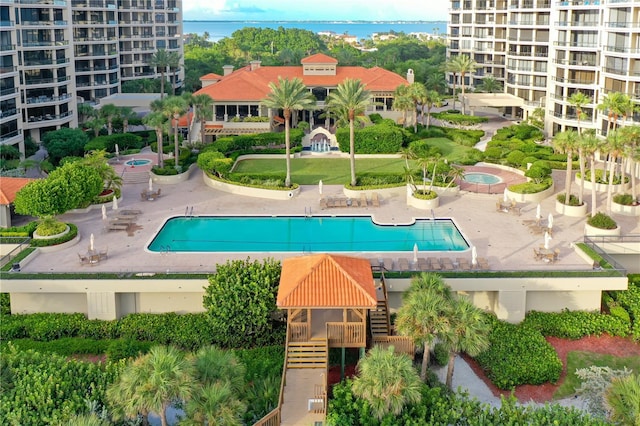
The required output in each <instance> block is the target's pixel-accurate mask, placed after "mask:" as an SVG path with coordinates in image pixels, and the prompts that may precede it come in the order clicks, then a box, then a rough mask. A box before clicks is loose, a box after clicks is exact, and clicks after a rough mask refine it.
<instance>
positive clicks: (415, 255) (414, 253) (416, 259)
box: [413, 243, 418, 263]
mask: <svg viewBox="0 0 640 426" xmlns="http://www.w3.org/2000/svg"><path fill="white" fill-rule="evenodd" d="M413 263H418V243H415V244H414V245H413Z"/></svg>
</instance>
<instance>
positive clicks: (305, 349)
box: [286, 339, 329, 370]
mask: <svg viewBox="0 0 640 426" xmlns="http://www.w3.org/2000/svg"><path fill="white" fill-rule="evenodd" d="M328 356H329V349H328V347H327V341H326V339H312V340H311V341H309V342H289V345H288V346H287V365H286V368H323V369H325V370H326V368H327V362H328Z"/></svg>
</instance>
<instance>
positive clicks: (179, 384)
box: [107, 346, 193, 426]
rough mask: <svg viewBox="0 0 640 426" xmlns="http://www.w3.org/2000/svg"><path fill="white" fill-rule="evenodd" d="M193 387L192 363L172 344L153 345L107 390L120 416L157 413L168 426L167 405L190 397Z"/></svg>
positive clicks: (131, 363) (116, 412)
mask: <svg viewBox="0 0 640 426" xmlns="http://www.w3.org/2000/svg"><path fill="white" fill-rule="evenodd" d="M192 386H193V366H192V364H191V362H190V361H189V360H188V359H187V358H186V357H185V356H184V354H183V352H182V351H180V350H178V349H175V348H173V347H170V346H169V347H167V346H154V347H153V348H151V350H150V351H149V353H148V354H146V355H143V356H141V357H139V358H137V359H135V360H134V361H132V362H130V363H129V364H128V365H127V366H126V367H125V368H124V370H123V371H122V373H121V374H120V376H119V377H118V380H117V381H116V382H115V383H113V384H112V385H111V386H109V388H108V389H107V400H108V401H109V403H110V404H111V406H112V407H113V409H114V414H116V415H118V416H121V417H125V418H133V417H136V416H137V415H138V414H142V415H143V416H144V417H147V416H148V415H149V413H150V412H154V413H158V414H159V415H160V422H161V424H162V426H166V425H167V415H166V410H167V408H168V407H169V406H170V405H171V403H172V402H173V401H176V400H188V399H189V397H190V396H191V394H192V392H193V388H192Z"/></svg>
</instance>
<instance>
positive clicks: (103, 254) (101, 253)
mask: <svg viewBox="0 0 640 426" xmlns="http://www.w3.org/2000/svg"><path fill="white" fill-rule="evenodd" d="M108 252H109V248H108V247H107V248H105V249H104V250H99V251H98V258H99V259H100V260H105V259H108V258H109V256H108Z"/></svg>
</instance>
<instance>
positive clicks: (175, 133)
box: [173, 118, 180, 168]
mask: <svg viewBox="0 0 640 426" xmlns="http://www.w3.org/2000/svg"><path fill="white" fill-rule="evenodd" d="M175 120H176V126H175V127H174V128H173V148H174V154H173V155H175V156H176V168H178V157H180V148H179V145H178V119H177V118H176V119H175Z"/></svg>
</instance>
